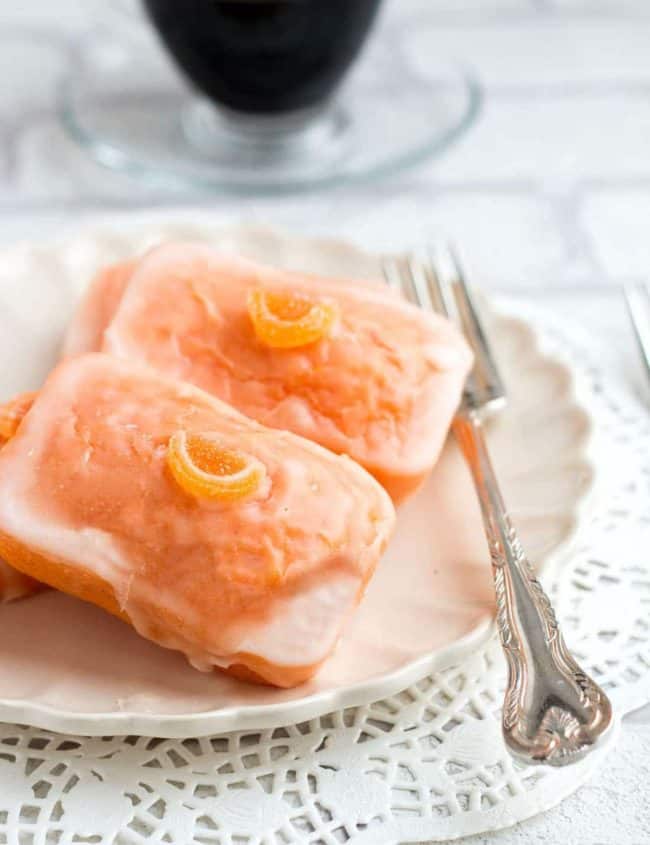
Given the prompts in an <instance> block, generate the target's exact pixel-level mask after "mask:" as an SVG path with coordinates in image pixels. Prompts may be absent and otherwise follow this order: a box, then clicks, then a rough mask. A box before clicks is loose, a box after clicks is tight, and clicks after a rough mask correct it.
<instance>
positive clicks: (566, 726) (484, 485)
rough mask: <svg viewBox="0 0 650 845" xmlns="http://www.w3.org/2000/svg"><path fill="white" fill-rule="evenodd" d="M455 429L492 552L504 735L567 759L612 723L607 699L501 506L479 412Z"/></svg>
mask: <svg viewBox="0 0 650 845" xmlns="http://www.w3.org/2000/svg"><path fill="white" fill-rule="evenodd" d="M454 434H455V435H456V438H457V440H458V442H459V444H460V446H461V449H462V451H463V454H464V455H465V458H466V460H467V463H468V465H469V467H470V470H471V473H472V476H473V479H474V484H475V486H476V491H477V494H478V497H479V501H480V505H481V513H482V516H483V523H484V527H485V534H486V537H487V540H488V545H489V548H490V556H491V559H492V571H493V575H494V583H495V589H496V597H497V627H498V629H499V636H500V638H501V643H502V646H503V650H504V652H505V655H506V659H507V663H508V682H507V688H506V694H505V701H504V707H503V735H504V739H505V741H506V744H507V745H508V746H509V748H510V751H511V752H512V753H513V754H514V755H515V756H517V757H518V758H520V759H521V760H522V761H523V762H526V763H531V762H537V763H549V764H551V765H555V766H562V765H565V764H567V763H571V762H573V761H575V760H576V759H578V758H579V757H581V756H583V755H584V754H585V753H586V752H587V751H588V750H589V749H590V748H591V747H592V746H593V745H594V744H595V743H596V742H597V741H598V740H599V739H600V738H601V737H602V736H603V734H604V733H605V732H606V731H607V729H608V728H609V726H610V724H611V721H612V710H611V705H610V702H609V699H608V698H607V696H606V695H605V693H604V692H603V691H602V690H601V688H600V687H599V686H598V685H597V684H596V683H595V682H594V681H593V680H592V679H591V678H590V677H589V676H588V675H586V674H585V672H584V671H583V670H582V669H581V668H580V666H579V665H578V664H577V663H576V661H575V660H574V659H573V657H572V656H571V654H570V653H569V652H568V650H567V648H566V646H565V644H564V639H563V638H562V634H561V632H560V629H559V627H558V623H557V619H556V618H555V613H554V611H553V608H552V606H551V603H550V601H549V599H548V597H547V595H546V593H545V592H544V590H543V589H542V586H541V584H540V583H539V581H538V580H537V578H536V577H535V574H534V572H533V569H532V567H531V565H530V563H529V561H528V559H527V557H526V555H525V553H524V550H523V549H522V546H521V543H520V542H519V539H518V537H517V534H516V532H515V529H514V527H513V525H512V523H511V521H510V518H509V516H508V513H507V511H506V508H505V505H504V502H503V498H502V496H501V492H500V490H499V487H498V484H497V480H496V476H495V473H494V470H493V468H492V463H491V461H490V457H489V454H488V451H487V445H486V442H485V437H484V433H483V427H482V424H481V420H480V416H479V413H478V411H477V410H475V409H472V408H464V407H463V408H461V410H460V411H459V413H458V415H457V416H456V419H455V420H454Z"/></svg>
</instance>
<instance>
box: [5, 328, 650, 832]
mask: <svg viewBox="0 0 650 845" xmlns="http://www.w3.org/2000/svg"><path fill="white" fill-rule="evenodd" d="M535 320H536V322H537V323H538V324H540V315H539V314H537V315H536V317H535ZM541 325H542V327H543V328H544V330H545V337H546V341H547V343H548V345H549V347H550V349H551V351H552V352H553V353H554V354H560V355H561V356H562V357H565V358H568V359H569V360H571V361H572V363H573V366H574V368H575V369H577V370H578V371H579V372H582V374H583V375H584V376H585V384H586V386H587V392H588V394H589V401H590V402H591V405H592V407H593V410H594V412H595V416H596V419H597V421H598V422H599V437H600V451H599V453H598V454H599V456H600V457H601V458H602V461H601V463H604V467H603V468H604V473H605V481H604V483H602V484H601V490H602V492H603V493H604V495H602V496H601V500H600V502H599V503H598V504H597V506H596V513H595V516H594V517H593V519H592V520H591V522H590V524H588V525H587V526H586V527H585V529H584V530H583V532H582V534H581V536H580V537H579V539H578V542H577V546H576V548H575V550H574V553H573V554H572V555H571V558H570V561H569V562H567V563H566V564H565V565H564V567H562V568H561V570H560V571H559V572H557V573H556V583H555V585H554V598H555V602H556V607H557V610H558V613H559V616H560V619H561V620H562V622H563V625H564V630H565V633H566V637H567V640H568V642H569V644H570V645H571V646H572V648H573V650H574V651H575V653H576V654H577V655H578V656H579V658H580V660H581V661H582V662H583V663H584V664H585V665H586V666H587V667H588V669H589V671H590V672H592V673H593V674H594V675H595V677H596V678H597V680H598V681H599V682H600V683H601V684H602V685H603V686H604V687H605V688H606V689H607V690H608V692H609V693H610V695H611V696H612V699H613V701H614V703H615V706H616V708H617V710H618V715H619V717H620V715H622V714H623V713H624V712H626V711H628V710H631V709H633V708H636V707H638V706H640V705H641V704H644V703H646V702H647V701H649V700H650V671H649V669H650V567H649V566H648V563H647V555H645V554H644V552H645V550H647V548H648V547H649V546H650V518H649V517H648V515H647V507H646V505H647V501H648V498H647V497H648V487H649V484H650V416H649V415H648V413H647V411H646V409H645V408H642V407H641V406H639V405H638V403H637V402H636V400H635V398H634V397H633V396H632V395H631V394H627V393H624V392H621V391H619V390H617V388H616V387H615V385H614V384H613V381H612V379H611V377H610V376H608V375H607V374H606V373H605V372H603V371H602V370H601V369H600V368H599V366H598V364H597V360H598V359H597V350H596V351H594V350H593V349H591V350H589V349H587V348H586V347H585V348H578V347H577V346H576V344H575V340H574V332H570V333H568V332H561V331H558V329H557V326H555V325H554V326H553V327H552V328H551V322H550V321H546V320H544V319H541ZM503 677H504V673H503V661H502V659H501V654H500V649H499V647H498V645H497V644H496V643H491V644H489V645H488V646H487V647H485V648H484V649H483V650H482V651H480V652H478V653H476V654H475V655H474V656H472V657H471V658H469V659H467V660H465V661H464V662H463V663H461V664H460V665H458V666H457V667H455V668H453V669H450V670H448V671H445V672H441V673H439V674H436V675H433V676H431V677H428V678H425V679H424V680H422V681H421V682H419V683H418V684H416V685H414V686H412V687H410V688H409V689H407V690H405V691H404V692H402V693H400V694H399V695H396V696H394V697H393V698H389V699H386V700H384V701H380V702H377V703H375V704H372V705H369V706H366V707H358V708H351V709H348V710H343V711H339V712H336V713H333V714H330V715H328V716H325V717H321V718H320V719H314V720H312V721H310V722H306V723H303V724H298V725H290V726H288V727H286V728H279V729H275V730H269V731H262V732H237V733H230V734H225V735H223V736H215V737H210V738H204V739H188V740H155V739H153V740H152V739H147V738H138V737H113V738H110V737H109V738H104V739H84V738H81V737H66V736H60V735H56V734H52V733H49V732H47V731H43V730H38V729H33V728H24V727H17V726H11V725H5V726H0V841H3V842H7V843H12V844H13V843H15V845H18V843H20V845H23V843H43V844H44V843H50V842H52V843H76V842H82V841H91V842H97V843H113V842H115V843H136V842H138V843H139V842H173V843H182V844H183V845H185V843H189V842H192V841H195V842H205V843H219V845H236V844H237V845H243V843H250V845H254V844H255V845H281V843H282V845H288V843H312V845H339V843H351V845H395V843H399V842H405V841H410V842H413V841H418V840H419V841H422V840H431V839H440V840H444V839H451V838H457V837H460V836H463V835H467V834H470V833H478V832H483V831H487V830H491V829H497V828H502V827H507V826H509V825H511V824H514V823H515V822H517V821H521V820H523V819H525V818H528V817H530V816H531V815H533V814H535V813H537V812H539V811H540V810H543V809H545V808H548V807H550V806H552V805H553V804H556V803H557V802H559V801H560V800H561V799H562V798H563V797H564V796H566V795H568V794H569V793H570V792H572V791H574V790H575V789H576V788H577V787H578V786H579V785H580V783H581V782H583V781H584V779H585V778H586V777H587V776H588V775H589V773H590V771H592V770H593V768H594V767H595V766H596V765H598V763H599V761H600V760H601V759H602V756H603V754H604V753H605V751H606V750H605V751H599V752H598V753H597V754H595V755H593V756H592V757H589V758H587V760H585V761H583V762H582V763H580V764H578V765H576V766H573V767H569V768H568V769H559V770H558V769H546V768H524V767H522V766H520V765H518V764H516V763H514V762H513V761H512V760H511V759H510V757H509V756H508V754H507V753H506V751H505V749H504V746H503V743H502V740H501V736H500V724H499V706H500V702H501V698H502V685H503ZM3 837H4V838H3Z"/></svg>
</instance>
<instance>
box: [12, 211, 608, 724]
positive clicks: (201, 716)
mask: <svg viewBox="0 0 650 845" xmlns="http://www.w3.org/2000/svg"><path fill="white" fill-rule="evenodd" d="M186 213H187V212H186ZM197 218H198V222H197ZM134 221H135V222H136V225H138V223H140V229H139V232H138V233H139V234H142V235H145V234H146V232H147V231H148V230H150V229H153V231H154V232H155V231H156V230H157V229H158V228H159V227H160V226H163V227H165V228H166V229H170V228H180V229H181V230H183V232H184V234H185V235H187V229H188V228H189V229H193V230H194V231H195V234H196V235H197V236H199V234H201V236H202V237H204V238H207V237H209V236H210V235H212V236H214V235H216V234H217V233H220V234H221V233H224V232H228V233H232V234H234V233H239V235H240V236H241V235H243V234H246V235H248V236H251V235H253V234H258V235H262V236H264V237H267V238H268V237H272V238H274V239H280V240H282V241H285V242H290V241H293V242H299V243H300V244H302V245H303V247H305V246H307V245H308V246H309V248H310V249H319V248H320V249H323V248H327V249H329V250H331V249H335V250H337V251H339V252H340V253H342V254H345V253H348V254H352V255H356V256H357V258H359V259H363V260H366V261H367V260H368V259H370V260H372V259H374V258H376V257H377V255H378V253H376V252H374V251H372V250H369V249H364V248H362V247H361V246H359V245H357V244H355V243H354V242H352V241H349V240H347V239H343V238H333V237H302V236H300V235H294V234H292V233H290V232H288V231H285V230H283V229H281V228H276V227H268V226H261V225H257V224H256V225H247V224H235V225H233V224H228V223H227V222H225V221H223V220H222V219H219V218H218V217H217V218H216V219H215V215H210V214H209V213H206V212H205V210H200V211H198V213H195V212H192V217H191V219H190V218H189V217H187V216H182V214H173V213H172V214H169V213H168V212H163V213H162V214H161V213H160V212H158V214H156V213H154V214H142V213H141V212H136V213H131V214H128V213H127V214H123V215H112V216H111V217H110V218H107V219H106V220H105V221H104V222H102V223H101V224H100V225H97V224H94V225H92V226H87V227H84V228H82V229H81V231H80V232H79V233H78V234H76V235H74V236H72V237H71V236H68V237H56V238H53V239H50V240H44V241H27V240H25V241H22V242H20V243H18V244H15V245H7V246H6V247H3V248H2V250H1V251H0V257H2V256H3V255H4V256H6V255H7V254H9V253H10V252H11V251H12V250H14V249H18V250H20V251H21V252H22V251H25V250H26V251H28V252H29V251H34V250H36V251H37V252H38V253H39V254H40V255H41V256H42V250H43V249H45V250H53V251H55V252H59V251H60V250H65V249H72V248H73V247H74V245H75V244H86V245H87V244H88V242H89V241H91V240H94V241H97V240H98V239H99V240H104V241H105V242H106V241H107V240H109V241H110V240H114V239H115V237H116V235H117V236H118V238H120V237H121V236H122V234H123V233H122V232H120V227H122V228H123V227H124V226H125V225H126V224H128V223H130V224H131V225H132V224H133V222H134ZM170 234H171V236H173V233H170ZM130 237H131V239H132V240H133V239H134V234H133V232H131V233H130ZM484 300H485V302H486V304H487V306H488V308H489V310H490V311H491V313H492V314H493V315H494V316H495V317H497V318H499V319H506V320H508V321H509V322H511V323H514V324H517V325H518V327H519V328H520V329H523V330H524V331H525V332H527V333H528V335H529V337H530V342H531V348H532V349H534V350H535V351H536V353H537V354H538V356H539V358H540V360H543V361H544V362H545V363H546V364H547V365H548V366H552V367H556V368H559V369H561V370H562V371H563V372H564V374H565V376H566V377H567V394H568V396H567V404H569V405H570V406H572V407H573V409H574V410H575V411H578V412H580V414H581V416H582V419H583V422H584V429H583V431H582V433H581V446H580V450H579V452H577V453H576V454H579V459H580V463H581V465H582V466H583V467H584V468H585V469H586V470H588V478H587V479H586V480H585V484H584V487H583V489H582V491H581V493H580V494H579V496H578V497H577V498H576V501H575V504H574V506H573V508H572V510H571V512H570V514H567V516H568V517H570V520H569V525H568V527H567V530H566V533H565V536H564V537H563V539H562V540H561V541H560V542H559V543H558V544H557V545H556V546H555V548H554V549H552V550H551V551H550V552H548V553H547V554H546V555H544V557H543V558H542V559H541V561H540V562H539V565H538V572H539V573H540V574H541V575H543V576H544V577H545V578H546V577H553V576H554V575H555V574H556V573H557V571H558V568H559V567H560V566H561V564H562V562H563V561H565V560H566V559H567V557H568V556H569V554H570V552H571V549H572V548H573V546H574V544H575V542H576V539H577V537H578V535H579V533H580V530H581V527H582V526H583V524H584V522H585V519H586V517H587V516H588V514H589V512H590V510H591V509H592V506H593V503H594V499H595V498H596V494H597V491H598V487H599V484H598V479H599V475H600V472H599V469H598V463H597V461H596V460H595V425H594V421H593V415H592V413H591V409H590V407H589V405H590V403H589V401H588V399H587V395H588V393H587V390H586V385H583V383H582V382H583V380H581V378H580V377H579V374H578V373H577V372H576V371H575V370H574V369H573V368H572V367H570V366H569V365H568V364H567V363H566V362H565V361H563V360H562V359H561V358H560V357H559V356H556V355H553V354H548V353H547V352H546V351H544V349H543V344H542V343H541V341H540V332H539V331H538V329H537V327H536V326H535V325H534V324H532V323H531V322H530V321H529V320H528V319H526V318H524V317H521V316H518V315H517V314H513V313H512V312H511V311H510V309H509V308H508V307H503V305H501V304H498V303H496V302H495V298H493V297H492V296H489V295H488V296H486V297H484ZM495 630H496V627H495V621H494V619H493V618H490V619H486V620H485V621H483V622H480V623H479V624H478V625H477V626H476V627H474V628H473V629H472V630H471V631H469V632H468V633H467V634H465V635H463V636H462V637H460V638H457V639H456V640H454V641H453V642H451V643H449V644H447V645H445V646H444V647H441V648H438V649H436V650H435V651H432V652H429V653H428V654H424V655H421V656H419V657H417V658H415V659H414V660H411V661H410V662H408V663H405V664H404V665H403V666H400V667H399V668H398V669H395V670H394V671H392V672H390V673H388V674H384V675H378V676H375V677H371V678H369V679H365V680H363V681H359V682H357V683H355V684H351V685H348V686H344V687H339V688H334V689H331V690H325V691H317V692H315V693H313V694H311V695H306V696H305V697H303V698H299V699H296V700H294V701H291V702H287V701H280V702H277V703H275V704H269V703H265V704H245V705H233V706H231V707H221V708H219V709H216V710H215V709H213V710H204V711H196V712H192V713H178V714H162V715H161V714H155V713H143V712H135V711H129V710H124V711H122V710H120V711H115V710H113V711H106V712H83V711H71V710H66V709H63V708H61V707H55V706H53V705H50V704H44V703H37V702H34V701H31V700H29V699H8V698H0V721H2V722H12V723H20V724H29V725H32V726H34V727H37V728H41V729H46V730H51V731H55V732H57V733H66V734H77V735H82V736H106V735H124V734H137V735H140V736H148V737H153V736H156V737H161V738H166V739H167V738H168V739H182V738H188V737H200V736H208V735H211V734H215V733H219V732H226V731H235V730H248V731H251V730H267V729H271V728H279V727H282V726H284V725H288V724H295V723H300V722H305V721H309V720H310V719H314V718H317V717H318V716H320V715H323V714H325V713H328V712H331V711H334V710H338V709H342V708H346V707H358V706H362V705H364V704H368V703H370V702H372V701H377V700H380V699H382V698H385V697H388V696H391V695H395V694H396V693H397V692H399V691H401V690H403V689H406V688H407V687H409V686H410V685H412V684H413V683H415V682H417V681H418V680H421V679H422V678H423V677H426V675H428V674H430V673H432V672H438V671H442V670H444V669H446V668H449V667H450V666H451V665H453V664H454V663H456V662H458V661H459V660H460V659H462V658H464V657H467V656H468V655H469V654H471V652H472V651H473V650H475V649H476V648H478V647H480V646H482V645H484V644H485V643H486V642H487V641H488V640H489V639H490V638H491V637H492V636H493V634H494V632H495Z"/></svg>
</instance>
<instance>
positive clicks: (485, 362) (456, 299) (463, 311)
mask: <svg viewBox="0 0 650 845" xmlns="http://www.w3.org/2000/svg"><path fill="white" fill-rule="evenodd" d="M384 276H385V278H386V280H387V281H388V283H389V284H390V285H391V287H393V288H398V289H400V290H401V291H402V292H403V293H404V295H405V296H406V298H407V299H409V300H410V301H411V302H414V303H415V304H416V305H419V306H420V307H421V308H424V309H432V310H434V311H437V312H438V313H440V314H443V315H444V316H446V317H448V318H449V319H450V320H451V321H452V322H453V323H455V324H456V326H457V327H458V328H459V329H460V330H461V331H462V332H463V334H464V335H465V337H466V339H467V340H468V342H469V344H470V346H471V347H472V350H473V352H474V357H475V364H474V369H473V371H472V373H471V374H470V376H469V378H468V380H467V385H466V389H465V401H466V402H467V403H468V404H469V405H470V406H472V407H476V408H483V409H487V408H488V407H489V408H490V409H494V408H496V406H497V405H499V406H500V405H502V404H503V402H504V401H505V389H504V386H503V381H502V379H501V376H500V373H499V370H498V367H497V364H496V361H495V359H494V356H493V354H492V350H491V348H490V343H489V341H488V338H487V335H486V333H485V329H484V328H483V325H482V323H481V320H480V317H479V312H478V308H477V305H476V302H475V301H474V298H473V296H472V293H471V290H470V288H469V285H468V284H467V281H466V277H465V274H464V273H463V271H462V268H461V265H460V261H459V260H458V257H457V255H456V253H455V251H454V250H453V249H452V248H451V247H450V246H449V245H447V244H435V245H432V246H431V247H430V248H429V249H428V250H427V252H426V253H425V254H423V255H420V254H417V255H416V254H410V255H408V256H404V257H401V258H397V259H393V260H391V261H386V262H384Z"/></svg>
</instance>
